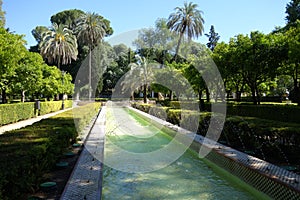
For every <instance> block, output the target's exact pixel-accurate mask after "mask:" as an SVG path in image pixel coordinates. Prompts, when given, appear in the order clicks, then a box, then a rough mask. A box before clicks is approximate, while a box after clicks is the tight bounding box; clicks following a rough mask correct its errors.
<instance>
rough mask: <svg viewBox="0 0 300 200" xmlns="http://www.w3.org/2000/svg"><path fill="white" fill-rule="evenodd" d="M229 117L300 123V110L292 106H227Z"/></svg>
mask: <svg viewBox="0 0 300 200" xmlns="http://www.w3.org/2000/svg"><path fill="white" fill-rule="evenodd" d="M227 113H228V114H229V115H238V116H249V117H257V118H261V119H269V120H274V121H280V122H290V123H300V115H299V113H300V108H298V107H297V106H292V105H259V106H254V105H234V104H233V105H230V104H229V105H227Z"/></svg>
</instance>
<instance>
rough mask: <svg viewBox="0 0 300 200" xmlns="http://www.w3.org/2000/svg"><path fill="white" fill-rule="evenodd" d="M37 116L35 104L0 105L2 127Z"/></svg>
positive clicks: (0, 123) (0, 124)
mask: <svg viewBox="0 0 300 200" xmlns="http://www.w3.org/2000/svg"><path fill="white" fill-rule="evenodd" d="M34 116H35V113H34V103H33V102H29V103H14V104H0V126H2V125H4V124H10V123H14V122H17V121H20V120H24V119H29V118H32V117H34Z"/></svg>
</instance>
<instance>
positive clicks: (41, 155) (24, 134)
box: [0, 103, 100, 200]
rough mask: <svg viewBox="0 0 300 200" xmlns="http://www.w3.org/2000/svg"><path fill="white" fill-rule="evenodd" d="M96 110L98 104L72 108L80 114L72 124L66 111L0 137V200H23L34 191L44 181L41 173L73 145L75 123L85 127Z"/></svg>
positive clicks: (97, 109)
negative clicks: (25, 195)
mask: <svg viewBox="0 0 300 200" xmlns="http://www.w3.org/2000/svg"><path fill="white" fill-rule="evenodd" d="M99 107H100V103H92V104H88V105H85V106H81V107H77V108H74V109H73V110H76V111H77V112H78V113H82V115H80V116H77V118H76V123H75V121H74V120H75V119H74V117H73V112H74V111H73V110H69V111H66V112H63V113H61V114H58V115H55V116H53V117H51V118H48V119H43V120H41V121H40V122H36V123H34V124H33V125H31V126H27V127H25V128H22V129H18V130H14V131H10V132H6V133H4V134H2V135H0V144H1V145H0V160H1V162H0V199H3V200H8V199H23V198H24V194H26V193H28V192H34V191H36V190H37V189H38V187H39V185H40V184H41V183H42V182H43V181H45V178H44V174H45V173H47V172H48V171H49V170H51V169H53V168H54V167H55V163H56V162H57V161H58V160H59V159H60V157H61V156H62V155H63V152H65V151H66V150H67V148H68V147H70V146H71V144H73V143H74V142H76V140H77V137H78V132H77V131H78V129H76V125H75V124H79V126H80V127H84V126H86V125H87V124H88V123H89V122H90V120H91V119H92V117H94V116H95V115H96V114H97V113H98V111H99ZM86 110H89V112H88V113H87V112H86ZM84 113H86V114H87V115H85V114H84Z"/></svg>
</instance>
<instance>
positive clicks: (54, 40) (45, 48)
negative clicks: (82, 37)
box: [40, 23, 78, 69]
mask: <svg viewBox="0 0 300 200" xmlns="http://www.w3.org/2000/svg"><path fill="white" fill-rule="evenodd" d="M40 48H41V55H42V56H43V58H45V59H46V60H47V61H48V62H49V63H56V64H57V67H58V68H59V69H60V66H61V65H66V64H69V63H71V61H72V59H73V60H76V59H77V55H78V50H77V39H76V37H75V36H74V35H73V34H72V31H71V30H69V29H68V28H66V27H65V26H64V25H62V24H59V25H58V24H56V23H53V24H52V27H51V28H50V30H49V31H46V32H44V33H43V34H42V41H41V43H40Z"/></svg>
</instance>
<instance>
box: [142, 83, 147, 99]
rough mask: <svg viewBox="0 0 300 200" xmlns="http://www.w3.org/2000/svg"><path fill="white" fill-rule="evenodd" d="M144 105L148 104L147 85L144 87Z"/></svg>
mask: <svg viewBox="0 0 300 200" xmlns="http://www.w3.org/2000/svg"><path fill="white" fill-rule="evenodd" d="M143 96H144V103H147V84H145V85H144V95H143Z"/></svg>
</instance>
